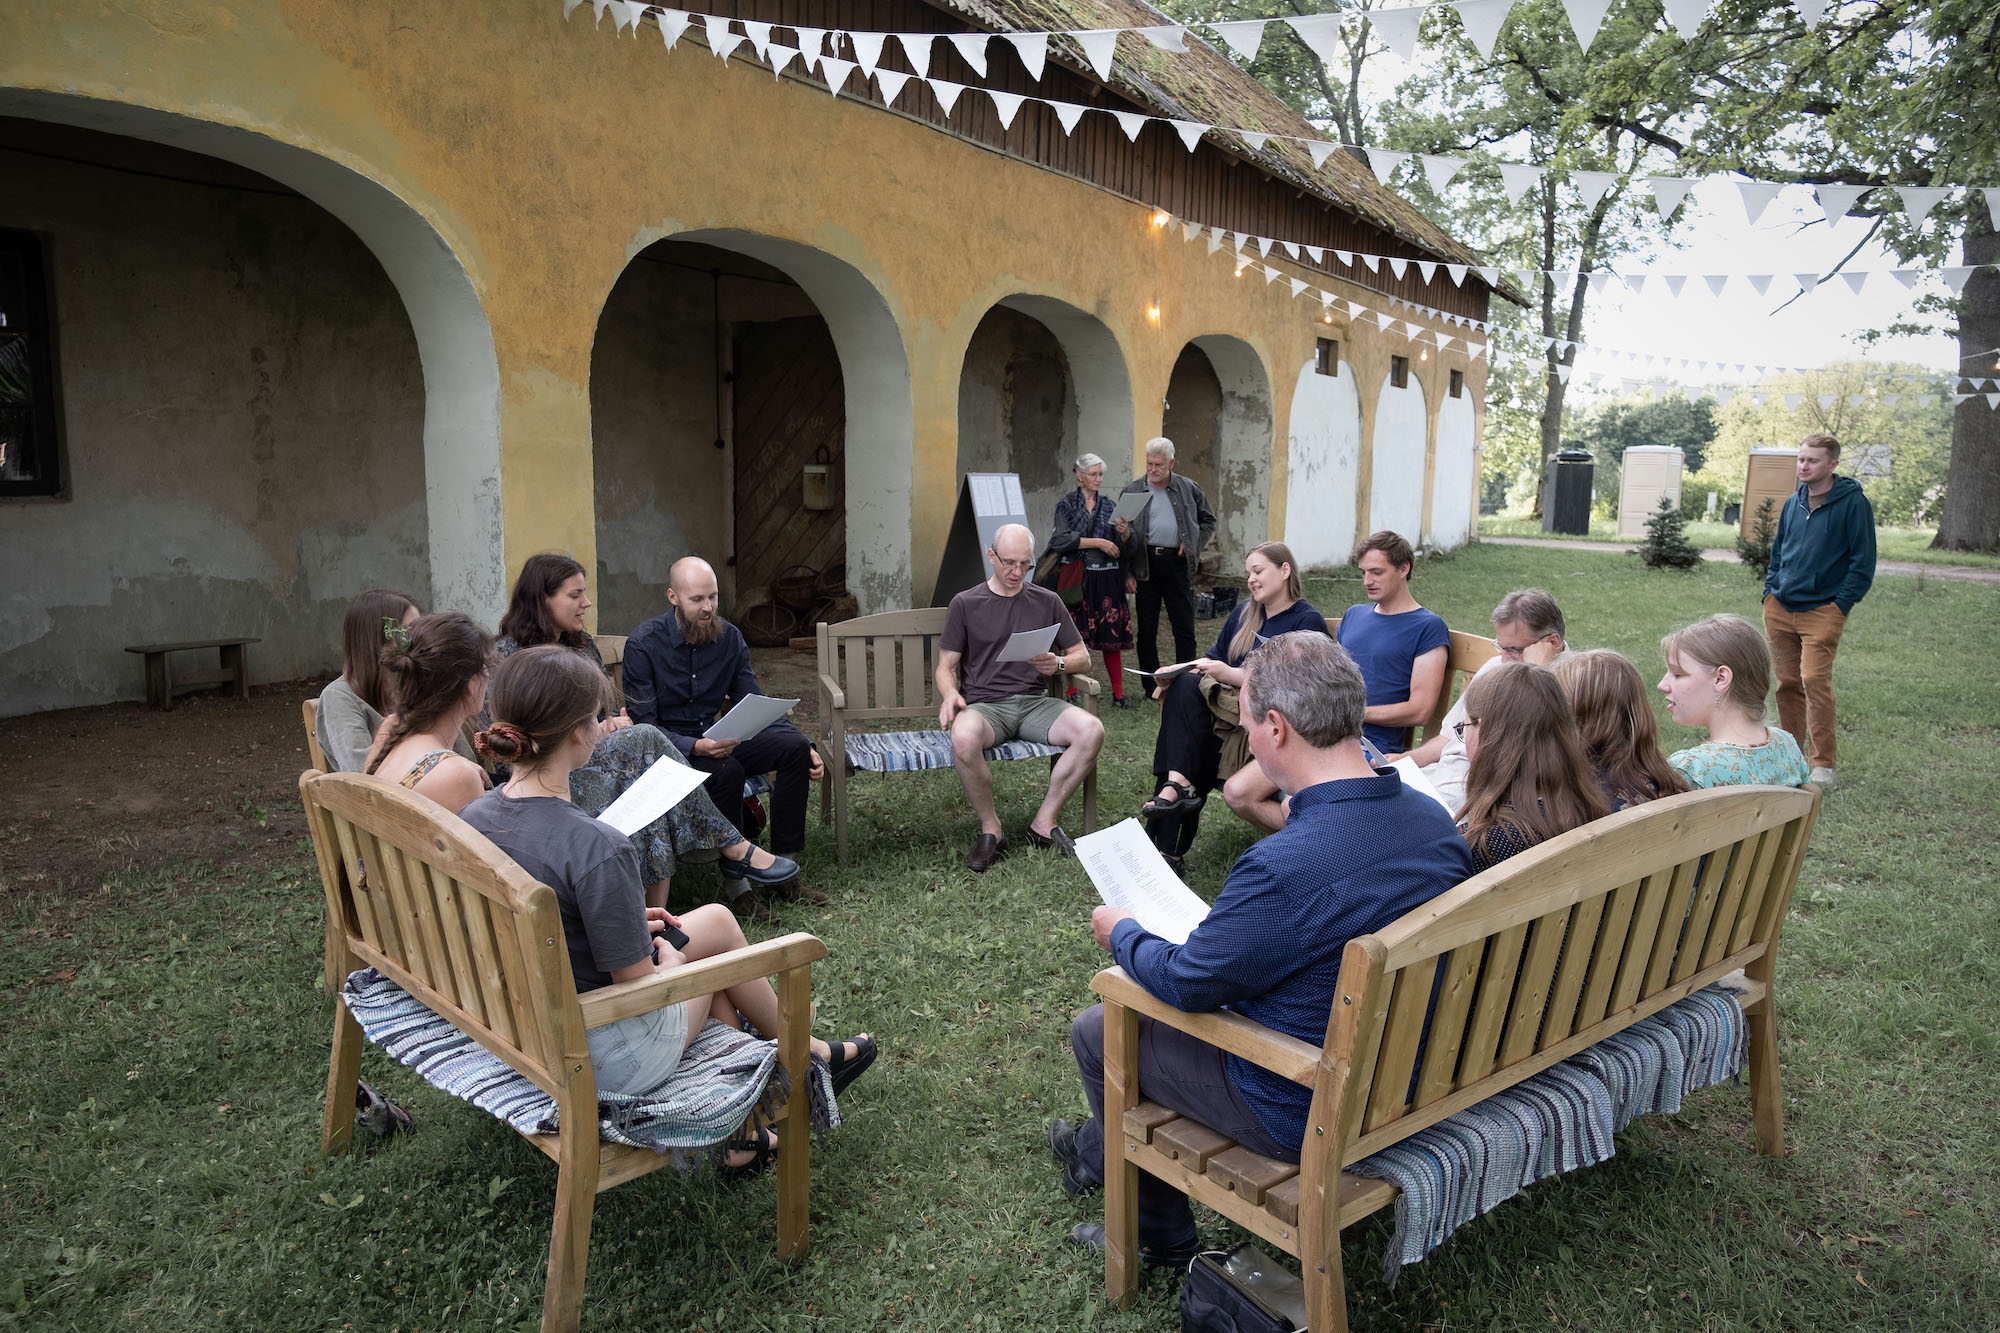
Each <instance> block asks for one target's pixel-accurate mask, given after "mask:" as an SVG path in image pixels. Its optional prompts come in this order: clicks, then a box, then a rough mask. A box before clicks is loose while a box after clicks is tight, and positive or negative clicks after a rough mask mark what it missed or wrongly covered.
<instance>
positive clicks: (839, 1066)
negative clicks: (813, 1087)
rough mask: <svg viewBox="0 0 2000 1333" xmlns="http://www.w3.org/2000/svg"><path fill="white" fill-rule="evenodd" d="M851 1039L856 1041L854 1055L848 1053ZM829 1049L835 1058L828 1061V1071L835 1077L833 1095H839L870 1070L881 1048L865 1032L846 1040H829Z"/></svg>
mask: <svg viewBox="0 0 2000 1333" xmlns="http://www.w3.org/2000/svg"><path fill="white" fill-rule="evenodd" d="M850 1041H851V1042H853V1043H854V1054H853V1055H849V1054H847V1043H848V1042H850ZM827 1049H828V1050H829V1051H831V1052H832V1053H833V1058H832V1059H831V1060H828V1061H827V1062H826V1072H827V1073H828V1074H829V1075H831V1076H832V1078H833V1095H834V1096H836V1097H838V1096H839V1095H840V1094H841V1093H843V1092H846V1091H847V1089H848V1085H849V1084H851V1083H853V1082H854V1080H855V1079H857V1078H860V1077H861V1076H862V1075H863V1074H864V1073H866V1072H868V1066H870V1065H872V1064H874V1063H875V1053H876V1051H877V1050H878V1049H879V1048H878V1047H877V1046H876V1045H875V1038H873V1037H871V1036H869V1035H868V1034H867V1033H865V1032H864V1033H862V1034H861V1035H860V1036H858V1037H849V1038H847V1039H846V1040H845V1041H832V1042H828V1043H827ZM814 1058H815V1059H817V1058H818V1057H817V1056H815V1057H814Z"/></svg>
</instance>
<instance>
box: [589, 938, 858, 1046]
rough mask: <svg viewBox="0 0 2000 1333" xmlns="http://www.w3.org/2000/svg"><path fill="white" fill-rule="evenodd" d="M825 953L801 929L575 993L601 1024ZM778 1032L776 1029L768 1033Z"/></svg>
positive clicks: (591, 1019)
mask: <svg viewBox="0 0 2000 1333" xmlns="http://www.w3.org/2000/svg"><path fill="white" fill-rule="evenodd" d="M824 957H826V945H825V944H824V943H822V942H821V941H820V940H819V938H818V937H817V936H813V935H807V934H803V933H799V934H793V935H780V936H779V937H778V938H777V939H774V940H765V941H764V942H763V943H762V944H753V945H751V946H749V947H748V948H745V949H732V950H731V951H730V952H728V953H725V954H717V955H716V956H715V957H713V958H704V959H702V960H701V961H700V962H697V963H688V964H686V965H685V966H682V967H677V968H675V969H674V970H673V971H671V972H662V973H659V974H657V975H655V976H650V977H642V978H640V979H639V980H638V981H621V982H619V983H618V984H617V985H615V986H605V987H603V988H601V989H599V990H594V991H590V992H587V993H586V994H583V995H579V996H577V997H576V999H577V1005H578V1006H579V1007H580V1008H581V1009H582V1010H583V1025H584V1027H586V1028H596V1027H603V1026H604V1025H605V1024H606V1023H615V1022H617V1021H618V1020H619V1019H621V1018H630V1017H632V1016H633V1015H634V1014H644V1013H651V1012H652V1011H653V1010H655V1009H664V1008H666V1007H667V1006H668V1005H670V1004H679V1003H680V1002H681V1001H682V1000H686V999H691V998H693V997H694V996H696V995H711V994H714V993H715V992H716V991H719V990H722V989H724V988H726V987H729V986H734V985H738V984H739V983H741V982H745V981H753V980H757V979H760V978H763V977H768V976H771V975H772V974H774V973H777V972H785V971H789V970H790V969H792V968H795V967H801V966H805V965H808V964H811V963H815V962H818V961H819V960H820V959H822V958H824ZM766 1035H768V1036H773V1037H775V1036H776V1035H777V1034H775V1033H768V1034H766Z"/></svg>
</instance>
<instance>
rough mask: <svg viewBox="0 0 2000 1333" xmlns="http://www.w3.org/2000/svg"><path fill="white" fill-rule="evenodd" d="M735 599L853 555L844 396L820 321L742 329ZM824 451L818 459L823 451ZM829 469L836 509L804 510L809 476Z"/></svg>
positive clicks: (737, 394)
mask: <svg viewBox="0 0 2000 1333" xmlns="http://www.w3.org/2000/svg"><path fill="white" fill-rule="evenodd" d="M735 350H736V379H735V393H734V395H733V397H734V399H735V424H736V595H737V598H738V600H739V601H740V600H744V599H747V598H749V597H750V596H751V595H752V594H753V593H755V592H757V591H759V590H761V589H764V588H766V587H768V586H769V585H770V583H771V581H772V580H773V579H775V578H776V577H777V576H778V575H779V574H781V573H783V572H784V571H785V570H787V569H790V568H791V567H793V566H794V565H806V566H809V567H811V568H812V569H814V570H824V569H825V568H826V567H827V566H828V565H831V564H834V563H837V562H839V561H842V560H844V559H846V556H847V486H846V479H845V475H844V474H845V472H846V454H847V448H846V443H847V396H846V393H845V391H844V389H843V387H842V384H841V378H840V358H839V356H838V355H836V354H835V352H834V348H833V336H832V334H831V333H829V332H828V330H827V327H826V321H825V320H823V319H820V318H819V317H818V316H808V317H804V318H799V319H781V320H776V321H773V322H770V323H760V324H740V325H738V326H737V328H736V349H735ZM822 449H823V450H824V451H825V452H824V453H821V450H822ZM815 461H818V462H823V463H825V464H827V466H828V468H829V470H830V477H829V481H830V483H831V485H830V494H831V497H832V507H831V508H829V509H823V510H815V509H807V508H806V507H805V468H806V465H807V464H809V463H813V462H815Z"/></svg>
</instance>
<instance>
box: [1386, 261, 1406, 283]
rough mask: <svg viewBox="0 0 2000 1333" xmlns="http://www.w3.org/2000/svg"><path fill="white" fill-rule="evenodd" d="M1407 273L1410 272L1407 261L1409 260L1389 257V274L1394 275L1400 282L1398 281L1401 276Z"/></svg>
mask: <svg viewBox="0 0 2000 1333" xmlns="http://www.w3.org/2000/svg"><path fill="white" fill-rule="evenodd" d="M1409 271H1410V261H1409V260H1407V259H1402V258H1398V257H1391V258H1390V260H1389V272H1390V273H1392V274H1394V275H1395V276H1396V278H1397V279H1398V280H1400V279H1401V278H1402V276H1403V275H1404V274H1405V273H1408V272H1409Z"/></svg>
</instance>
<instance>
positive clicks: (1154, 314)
mask: <svg viewBox="0 0 2000 1333" xmlns="http://www.w3.org/2000/svg"><path fill="white" fill-rule="evenodd" d="M1146 318H1147V319H1150V320H1152V321H1153V323H1155V324H1157V323H1159V322H1160V308H1159V307H1158V306H1156V305H1149V306H1147V307H1146Z"/></svg>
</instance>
